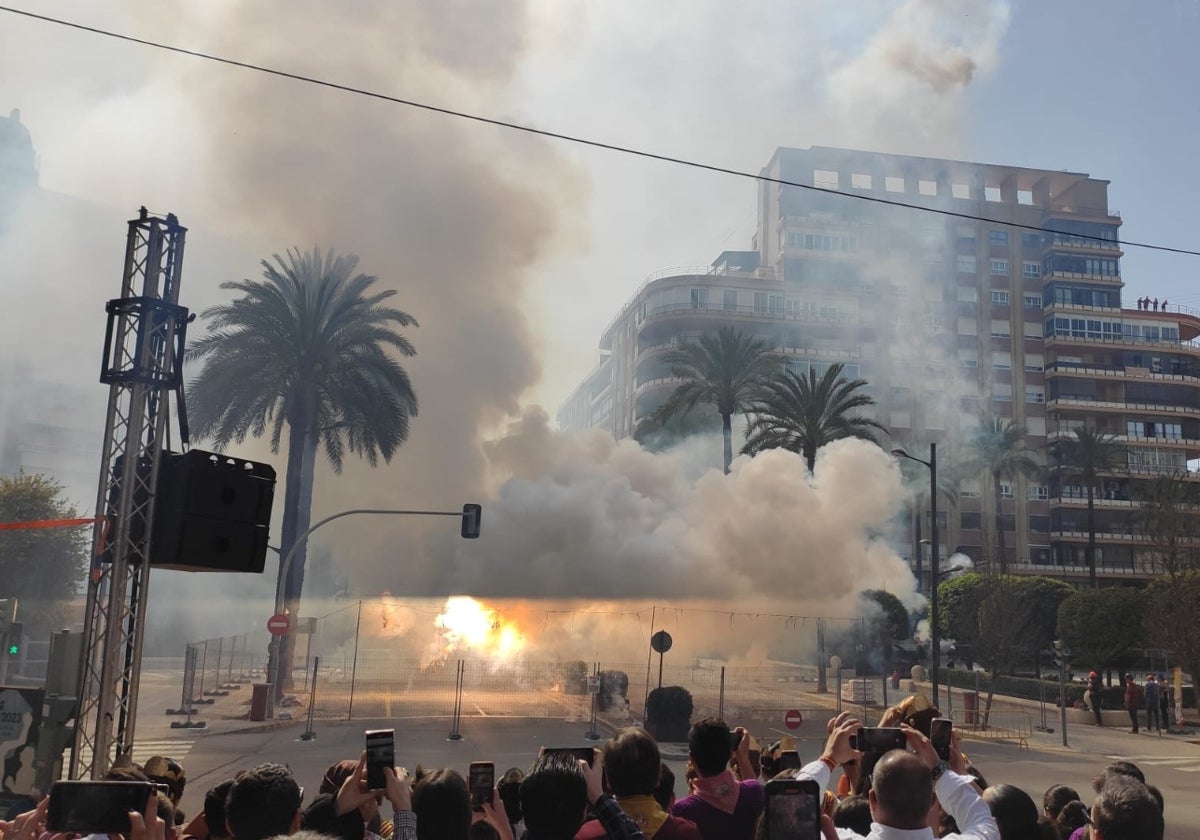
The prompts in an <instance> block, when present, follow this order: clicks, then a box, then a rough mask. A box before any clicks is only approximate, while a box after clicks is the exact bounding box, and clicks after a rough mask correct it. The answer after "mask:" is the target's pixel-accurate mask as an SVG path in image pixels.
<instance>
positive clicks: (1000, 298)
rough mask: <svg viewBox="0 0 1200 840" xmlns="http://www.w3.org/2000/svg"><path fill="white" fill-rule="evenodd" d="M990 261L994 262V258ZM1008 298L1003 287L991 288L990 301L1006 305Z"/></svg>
mask: <svg viewBox="0 0 1200 840" xmlns="http://www.w3.org/2000/svg"><path fill="white" fill-rule="evenodd" d="M992 262H995V260H992ZM1008 300H1009V298H1008V292H1006V291H1004V290H1003V289H992V303H1002V304H1004V305H1005V306H1007V305H1008Z"/></svg>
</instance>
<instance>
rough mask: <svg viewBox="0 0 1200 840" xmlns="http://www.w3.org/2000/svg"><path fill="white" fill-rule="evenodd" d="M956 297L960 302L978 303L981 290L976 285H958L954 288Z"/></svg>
mask: <svg viewBox="0 0 1200 840" xmlns="http://www.w3.org/2000/svg"><path fill="white" fill-rule="evenodd" d="M954 297H955V299H956V300H957V301H958V302H959V303H978V302H979V290H978V289H976V288H975V287H974V286H958V287H957V288H956V289H955V290H954Z"/></svg>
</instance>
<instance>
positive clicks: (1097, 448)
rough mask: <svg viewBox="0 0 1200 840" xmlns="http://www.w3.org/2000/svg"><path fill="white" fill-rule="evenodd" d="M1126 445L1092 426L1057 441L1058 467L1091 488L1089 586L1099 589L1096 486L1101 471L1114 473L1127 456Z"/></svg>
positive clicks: (1055, 445)
mask: <svg viewBox="0 0 1200 840" xmlns="http://www.w3.org/2000/svg"><path fill="white" fill-rule="evenodd" d="M1124 452H1125V448H1124V447H1123V446H1121V445H1120V444H1118V443H1117V442H1116V439H1115V438H1113V437H1112V436H1111V435H1106V434H1104V433H1103V432H1099V431H1096V430H1095V429H1093V428H1091V427H1089V426H1083V427H1081V428H1078V429H1075V434H1074V436H1072V437H1069V438H1066V439H1065V440H1060V441H1058V442H1057V443H1055V444H1054V447H1053V453H1054V459H1055V469H1056V470H1057V471H1059V472H1061V473H1064V474H1066V475H1068V476H1073V477H1075V478H1077V479H1079V480H1080V481H1082V482H1083V483H1084V486H1085V487H1086V488H1087V504H1088V544H1087V566H1088V585H1089V586H1091V587H1092V588H1093V589H1095V588H1096V485H1097V484H1098V483H1099V481H1100V474H1101V473H1106V472H1111V471H1112V470H1113V469H1114V468H1115V467H1116V466H1117V464H1118V462H1119V459H1120V458H1121V457H1122V456H1123V455H1124Z"/></svg>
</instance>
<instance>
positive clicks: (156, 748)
mask: <svg viewBox="0 0 1200 840" xmlns="http://www.w3.org/2000/svg"><path fill="white" fill-rule="evenodd" d="M195 745H196V742H195V740H182V739H163V740H147V741H138V742H137V743H135V744H134V745H133V763H134V764H145V763H146V760H147V759H149V758H150V757H152V756H156V755H165V756H166V757H167V758H173V759H175V760H176V761H178V762H179V763H180V764H183V759H184V757H185V756H186V755H187V754H188V753H189V752H191V750H192V747H193V746H195ZM80 758H81V763H82V764H83V765H84V766H87V765H88V764H90V763H91V759H92V751H91V750H86V749H85V750H84V751H83V752H81V753H80ZM185 769H186V765H185Z"/></svg>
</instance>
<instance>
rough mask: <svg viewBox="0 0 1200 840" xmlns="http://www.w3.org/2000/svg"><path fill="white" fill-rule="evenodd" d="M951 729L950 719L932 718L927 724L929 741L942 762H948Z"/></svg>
mask: <svg viewBox="0 0 1200 840" xmlns="http://www.w3.org/2000/svg"><path fill="white" fill-rule="evenodd" d="M953 727H954V724H953V723H952V722H951V721H950V718H934V719H933V720H931V721H930V722H929V740H930V742H931V743H932V744H933V749H934V750H935V751H936V752H937V754H938V758H940V759H941V760H942V761H949V760H950V730H951V729H952V728H953Z"/></svg>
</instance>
